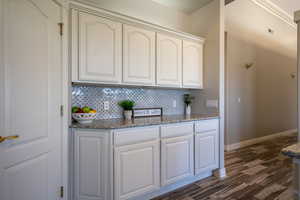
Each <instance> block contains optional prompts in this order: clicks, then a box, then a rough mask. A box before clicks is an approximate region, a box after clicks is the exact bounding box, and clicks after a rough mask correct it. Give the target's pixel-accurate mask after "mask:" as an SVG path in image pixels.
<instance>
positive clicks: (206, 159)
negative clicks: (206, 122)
mask: <svg viewBox="0 0 300 200" xmlns="http://www.w3.org/2000/svg"><path fill="white" fill-rule="evenodd" d="M218 145H219V140H218V131H210V132H204V133H197V134H196V137H195V174H196V175H198V174H200V173H202V172H207V171H209V170H214V169H216V168H218V165H219V158H218V155H219V153H218V152H219V151H218Z"/></svg>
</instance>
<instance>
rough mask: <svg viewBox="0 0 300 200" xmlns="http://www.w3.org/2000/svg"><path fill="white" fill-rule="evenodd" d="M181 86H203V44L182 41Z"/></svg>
mask: <svg viewBox="0 0 300 200" xmlns="http://www.w3.org/2000/svg"><path fill="white" fill-rule="evenodd" d="M182 59H183V87H185V88H203V44H201V43H197V42H190V41H183V58H182Z"/></svg>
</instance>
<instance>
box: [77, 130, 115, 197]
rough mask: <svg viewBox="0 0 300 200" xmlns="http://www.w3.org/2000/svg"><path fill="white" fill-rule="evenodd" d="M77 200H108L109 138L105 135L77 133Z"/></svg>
mask: <svg viewBox="0 0 300 200" xmlns="http://www.w3.org/2000/svg"><path fill="white" fill-rule="evenodd" d="M75 134H76V136H75V190H74V193H75V199H76V200H107V199H109V198H110V197H109V196H110V194H109V193H110V188H109V185H110V184H109V183H110V182H109V173H110V172H109V171H110V170H109V166H110V165H109V163H110V161H109V160H110V159H109V153H108V152H109V151H108V145H109V144H108V143H109V142H108V138H107V136H106V135H105V134H104V133H90V132H86V131H76V133H75Z"/></svg>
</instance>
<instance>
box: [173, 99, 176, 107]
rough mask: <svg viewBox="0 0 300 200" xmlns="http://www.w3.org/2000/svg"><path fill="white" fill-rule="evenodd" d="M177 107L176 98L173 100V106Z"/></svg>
mask: <svg viewBox="0 0 300 200" xmlns="http://www.w3.org/2000/svg"><path fill="white" fill-rule="evenodd" d="M176 107H177V102H176V100H173V108H176Z"/></svg>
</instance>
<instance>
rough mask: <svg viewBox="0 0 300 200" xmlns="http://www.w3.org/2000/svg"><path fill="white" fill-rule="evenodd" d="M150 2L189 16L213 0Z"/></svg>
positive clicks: (161, 0)
mask: <svg viewBox="0 0 300 200" xmlns="http://www.w3.org/2000/svg"><path fill="white" fill-rule="evenodd" d="M152 1H154V2H156V3H159V4H162V5H165V6H168V7H172V8H175V9H177V10H179V11H182V12H184V13H186V14H191V13H193V12H194V11H196V10H198V9H200V8H202V7H203V6H205V5H206V4H208V3H209V2H211V1H213V0H152Z"/></svg>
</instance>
